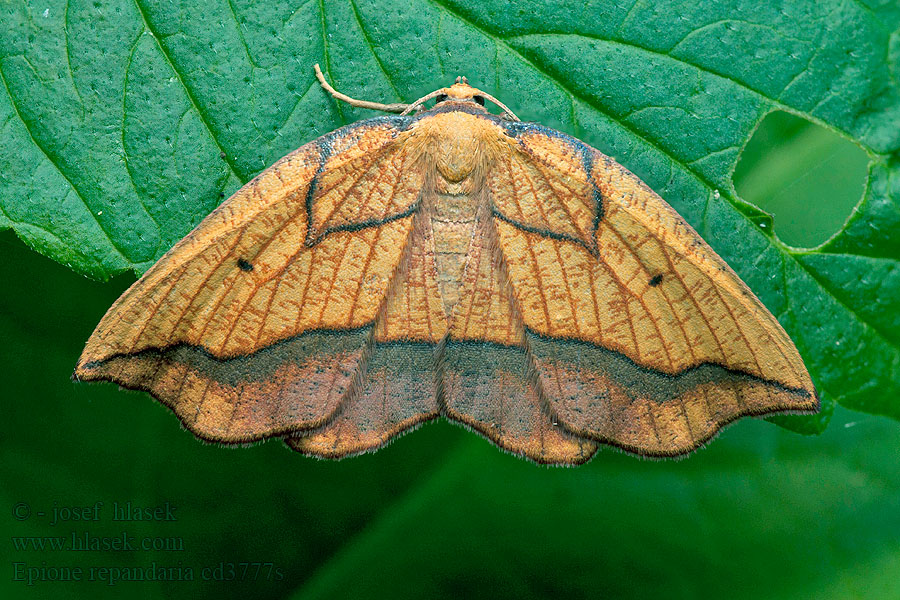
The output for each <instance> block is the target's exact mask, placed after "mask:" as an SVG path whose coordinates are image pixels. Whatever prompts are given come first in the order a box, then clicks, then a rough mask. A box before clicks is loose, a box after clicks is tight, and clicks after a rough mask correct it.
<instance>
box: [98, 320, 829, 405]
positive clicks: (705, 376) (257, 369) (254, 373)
mask: <svg viewBox="0 0 900 600" xmlns="http://www.w3.org/2000/svg"><path fill="white" fill-rule="evenodd" d="M371 328H372V325H364V326H362V327H357V328H353V329H316V330H312V331H305V332H303V333H301V334H299V335H296V336H293V337H290V338H286V339H284V340H280V341H278V342H275V343H273V344H272V345H270V346H267V347H265V348H261V349H259V350H257V351H256V352H252V353H250V354H245V355H238V356H233V357H226V358H221V357H218V356H215V355H214V354H212V353H211V352H210V351H209V350H207V349H206V348H204V347H202V346H195V345H193V344H187V343H183V342H180V343H177V344H173V345H171V346H166V347H162V348H146V349H143V350H140V351H138V352H135V353H117V354H113V355H111V356H108V357H107V358H104V359H102V360H97V361H91V362H88V363H85V364H84V365H83V366H82V368H83V369H84V370H85V371H88V370H92V369H97V368H99V367H102V366H103V365H105V364H107V363H109V362H110V361H113V360H115V359H117V358H122V357H138V356H152V357H160V358H164V359H167V360H172V361H177V362H180V363H182V364H186V365H189V366H191V367H193V368H196V369H197V370H198V371H201V372H203V373H206V374H210V375H211V376H213V377H214V378H215V379H216V380H217V381H219V382H221V383H224V384H228V385H239V384H240V383H242V382H246V381H266V380H267V379H268V378H270V377H271V376H272V374H273V373H274V372H275V371H276V370H277V369H278V367H279V366H280V365H283V364H286V363H289V362H302V361H303V360H305V359H307V358H309V357H313V356H317V357H325V356H329V355H331V354H339V353H341V352H349V351H351V350H353V349H358V348H359V347H360V346H361V345H362V342H363V338H364V337H366V336H367V335H369V332H370V331H371ZM526 335H527V337H528V341H529V346H530V348H531V351H532V352H533V353H534V354H535V356H536V357H538V358H540V359H545V358H546V357H552V359H553V360H554V361H557V362H565V363H568V364H571V365H573V366H581V367H583V368H590V369H592V370H596V371H597V372H598V373H602V374H604V375H608V376H610V377H612V378H613V379H614V380H615V381H616V382H618V383H620V384H621V385H623V386H624V387H626V388H627V389H630V390H633V391H635V392H637V393H638V394H640V395H642V396H645V397H647V398H649V399H652V400H654V401H655V402H658V403H662V402H667V401H670V400H672V399H673V398H675V397H677V396H678V395H680V394H682V393H684V392H685V391H686V390H688V389H690V388H692V387H695V386H697V385H699V384H702V383H720V382H723V381H736V380H739V381H748V382H755V383H761V384H764V385H766V386H769V387H771V388H773V389H776V390H779V391H782V392H787V393H789V394H791V395H794V396H797V397H799V398H804V399H809V398H810V397H811V394H810V393H809V392H808V391H807V390H805V389H803V388H795V387H790V386H787V385H784V384H782V383H780V382H778V381H774V380H770V379H765V378H763V377H760V376H758V375H754V374H752V373H748V372H746V371H742V370H740V369H733V368H731V367H727V366H724V365H721V364H718V363H715V362H703V363H699V364H696V365H692V366H690V367H687V368H685V369H683V370H681V371H679V372H678V373H674V374H669V373H664V372H662V371H657V370H655V369H652V368H650V367H645V366H643V365H639V364H637V363H636V362H634V361H633V360H632V359H631V358H629V357H627V356H626V355H624V354H622V353H620V352H616V351H615V350H610V349H609V348H605V347H603V346H599V345H596V344H593V343H591V342H587V341H583V340H577V339H572V338H559V337H550V336H545V335H542V334H539V333H537V332H534V331H532V330H530V329H527V328H526ZM446 344H448V345H453V346H466V345H477V346H479V347H482V348H492V349H495V350H496V351H497V352H501V353H502V352H518V353H525V349H524V348H522V347H518V346H507V345H503V344H497V343H495V342H488V341H480V340H474V341H473V340H448V341H447V342H446ZM378 346H379V347H388V346H410V347H413V346H415V347H422V346H429V347H435V344H431V343H427V342H419V341H407V340H396V341H387V342H378ZM482 366H483V365H482ZM477 367H478V365H472V366H471V368H473V369H474V368H477ZM117 383H121V382H117ZM122 385H128V384H127V383H123V384H122ZM129 387H130V386H129Z"/></svg>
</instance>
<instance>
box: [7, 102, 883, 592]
mask: <svg viewBox="0 0 900 600" xmlns="http://www.w3.org/2000/svg"><path fill="white" fill-rule="evenodd" d="M865 169H866V156H865V155H864V154H863V153H862V151H860V150H859V149H858V148H857V147H856V146H854V145H853V144H851V143H850V142H848V141H846V140H844V139H841V138H839V137H838V136H836V135H835V134H833V133H831V132H830V131H827V130H825V129H823V128H820V127H818V126H815V125H812V124H810V123H808V122H806V121H804V120H802V119H799V118H796V117H793V116H791V115H787V114H785V113H774V114H772V115H770V116H769V117H767V118H766V120H765V121H764V122H763V124H762V125H761V127H760V129H759V130H758V131H757V133H756V135H755V136H754V138H753V139H752V140H751V142H750V145H749V146H748V147H747V149H746V151H745V153H744V156H743V159H742V161H741V163H740V165H739V166H738V169H737V171H736V173H735V184H736V188H737V190H738V192H739V193H740V194H741V196H742V197H743V198H745V199H747V200H750V201H752V202H754V203H756V204H758V205H759V206H761V207H763V208H764V209H766V210H767V211H769V212H771V213H773V214H774V215H775V230H776V232H777V233H778V234H779V235H780V236H781V237H782V238H783V239H784V240H785V241H786V242H788V243H790V244H794V245H798V246H808V245H814V244H817V243H819V242H821V241H823V240H825V239H826V238H827V237H828V236H829V235H830V234H831V233H833V232H834V231H836V230H837V229H838V228H839V227H840V225H841V224H842V223H843V221H844V220H845V219H846V217H847V215H848V214H849V213H850V211H851V210H852V207H853V206H854V205H855V204H856V202H857V201H858V200H859V198H860V195H861V192H862V185H863V181H864V179H865ZM826 198H827V201H826V200H825V199H826ZM0 255H2V260H0V281H3V282H4V285H5V287H6V289H5V291H4V292H3V293H0V342H2V346H0V347H2V348H3V349H4V360H3V361H2V368H3V380H4V384H5V385H4V391H3V393H4V396H5V401H4V403H3V406H4V408H5V413H6V414H5V423H6V424H5V426H4V427H3V429H2V432H3V433H2V436H3V439H2V455H0V469H2V481H3V486H2V492H0V493H2V496H3V503H2V506H3V507H4V511H5V512H4V516H3V517H2V518H3V522H4V531H6V532H7V535H6V536H5V537H6V538H7V539H5V540H3V543H2V546H3V554H4V558H3V565H4V569H6V570H7V571H6V575H5V576H4V577H3V578H2V579H0V597H2V598H19V597H21V598H69V597H71V598H82V597H91V598H105V597H109V598H116V597H129V598H188V597H190V598H245V597H253V598H285V597H294V598H319V597H333V598H344V597H392V596H398V595H400V596H403V595H416V596H428V597H430V596H434V597H445V598H456V597H473V596H485V597H492V598H495V599H499V598H523V597H541V596H543V597H546V596H551V595H563V594H565V595H566V596H568V597H576V598H577V597H592V598H595V597H623V598H624V597H634V598H647V597H666V598H693V597H698V596H703V597H711V598H716V597H725V596H727V597H730V598H900V461H898V460H897V457H898V454H897V453H898V448H900V426H898V423H897V422H895V421H891V420H889V419H886V418H880V417H875V416H870V415H864V414H856V413H852V412H850V411H847V410H846V409H842V408H840V407H838V408H837V409H836V412H835V416H834V419H833V421H832V423H831V425H830V426H829V428H828V429H827V431H826V432H825V433H824V434H823V435H821V436H818V437H804V436H801V435H798V434H794V433H791V432H789V431H787V430H784V429H781V428H779V427H776V426H774V425H771V424H769V423H766V422H765V421H759V420H753V419H744V420H742V421H740V422H739V423H737V424H735V425H734V426H732V427H729V428H728V429H727V430H726V431H725V432H724V433H723V434H722V435H721V436H720V437H719V438H718V439H717V440H715V441H713V442H712V443H711V444H710V445H709V446H708V447H707V448H705V449H702V450H700V451H699V452H697V453H696V454H694V455H693V456H691V457H690V458H688V459H686V460H681V461H646V460H640V459H636V458H633V457H629V456H626V455H624V454H621V453H619V452H617V451H614V450H605V451H602V452H601V453H600V454H599V455H598V456H597V457H596V458H595V459H594V460H593V461H592V462H590V463H589V464H587V465H585V466H582V467H579V468H570V469H566V468H546V467H538V466H535V465H533V464H530V463H528V462H525V461H523V460H520V459H518V458H514V457H512V456H509V455H507V454H504V453H502V452H501V451H499V450H497V449H496V448H495V447H494V446H492V445H490V444H489V443H488V442H486V441H484V440H483V439H481V438H480V437H478V436H476V435H475V434H472V433H469V432H467V431H465V430H463V429H461V428H459V427H456V426H454V425H451V424H448V423H433V424H427V425H425V426H423V427H422V428H420V429H419V430H417V431H415V432H413V433H411V434H409V435H406V436H404V437H402V438H400V439H399V440H397V441H395V442H394V443H393V444H391V445H390V446H389V447H388V448H386V449H384V450H381V451H379V452H377V453H375V454H372V455H366V456H362V457H359V458H353V459H347V460H344V461H341V462H328V461H319V460H315V459H310V458H305V457H302V456H300V455H297V454H294V453H292V452H291V451H289V450H288V449H287V448H286V447H284V445H283V444H281V443H280V442H278V441H270V442H267V443H263V444H257V445H254V446H251V447H246V448H223V447H218V446H215V445H207V444H204V443H201V442H199V441H197V440H196V439H194V438H193V437H192V436H191V435H190V434H189V433H188V432H187V431H185V430H183V429H181V428H180V427H179V425H178V421H177V419H176V418H175V417H174V416H173V415H171V414H170V413H169V412H168V410H167V409H165V408H164V407H162V406H161V405H159V404H158V403H156V402H154V401H153V400H152V399H150V398H149V397H148V396H147V395H145V394H142V393H135V392H126V391H121V390H118V389H117V388H116V387H115V386H112V385H84V384H75V383H72V382H71V381H70V380H69V376H70V374H71V371H72V368H73V365H74V364H75V360H76V358H77V356H78V354H79V352H80V350H81V348H82V346H83V344H84V341H85V340H86V339H87V337H88V335H89V334H90V333H91V331H92V329H93V327H94V326H95V325H96V323H97V321H98V320H99V319H100V317H101V316H102V315H103V313H104V312H105V311H106V309H107V308H108V307H109V305H110V304H111V303H112V302H113V301H114V300H115V299H116V297H117V296H118V295H119V294H120V293H121V292H122V291H123V290H124V289H125V288H126V287H127V286H128V285H129V283H130V282H131V281H132V279H131V278H130V277H129V276H120V277H118V278H117V279H115V280H114V281H113V282H112V283H107V284H101V283H97V282H93V281H89V280H87V279H85V278H83V277H81V276H79V275H76V274H75V273H73V272H72V271H70V270H68V269H66V268H64V267H62V266H60V265H59V264H57V263H54V262H52V261H51V260H49V259H46V258H43V257H41V256H39V255H38V254H36V253H34V252H32V251H30V250H28V249H27V248H26V247H25V246H24V244H22V243H21V242H19V241H18V240H17V239H16V238H15V236H14V235H13V234H12V233H11V232H9V231H5V232H2V233H0ZM97 502H103V503H104V504H103V508H102V509H101V511H102V512H101V513H100V520H98V521H96V522H94V521H74V522H72V521H67V522H62V523H56V524H53V523H52V514H53V509H54V508H56V509H60V508H66V507H93V506H94V505H95V503H97ZM114 502H118V503H119V504H124V503H126V502H131V503H132V505H135V506H143V507H155V506H165V504H166V503H169V506H170V507H173V513H172V514H173V515H174V517H175V519H176V520H174V521H167V522H144V523H141V522H136V523H123V522H115V521H112V520H111V517H112V505H113V503H114ZM38 512H45V513H46V514H45V516H43V517H41V516H39V515H38ZM89 516H90V515H89ZM85 532H89V533H90V535H92V536H95V537H97V536H107V537H111V538H121V537H122V536H123V535H126V536H128V537H129V538H130V539H131V540H132V542H131V543H132V544H135V545H137V544H139V543H142V542H141V541H142V540H144V539H147V540H149V542H148V543H151V544H152V543H156V544H158V545H161V546H163V547H162V548H159V549H156V550H146V551H145V550H139V549H136V550H134V551H128V550H119V551H113V550H110V551H100V552H83V553H75V552H64V551H54V550H51V549H48V548H45V549H44V550H43V551H41V550H38V549H35V548H34V547H33V546H29V545H30V544H34V543H39V542H36V541H35V540H34V539H33V536H38V538H37V539H42V538H43V537H44V536H49V537H53V538H57V537H59V538H64V539H66V540H70V538H71V536H72V535H73V534H74V535H75V536H76V538H78V539H82V538H83V535H84V533H85ZM30 538H32V539H30ZM45 543H49V542H45ZM66 543H69V542H66ZM15 563H19V564H20V565H21V566H19V567H18V568H19V569H20V571H19V573H20V574H25V575H27V573H28V571H27V569H29V568H36V569H41V568H42V567H46V568H50V567H66V566H70V567H75V566H80V567H81V568H82V569H84V571H85V575H84V576H83V577H84V578H87V577H88V574H87V573H88V569H89V568H90V567H95V569H102V568H107V569H108V570H106V571H101V570H95V574H96V576H97V577H99V578H107V579H111V578H115V577H119V578H123V577H126V576H128V575H133V573H134V569H135V568H139V569H144V571H143V572H144V573H145V574H146V573H147V572H148V569H149V570H153V569H156V570H155V571H154V572H155V573H157V574H159V573H160V569H168V570H167V571H163V574H167V575H168V576H169V577H170V578H175V579H176V580H174V581H144V582H130V581H117V582H114V583H113V584H110V582H104V581H81V582H38V583H35V584H34V585H31V586H29V585H26V583H25V582H22V581H16V580H15V579H16V578H17V575H16V572H15V569H16V568H17V567H15ZM254 563H262V564H261V565H260V566H259V567H257V566H256V565H255V564H254ZM189 571H190V573H188V572H189ZM47 573H51V574H52V572H47V571H45V572H44V575H45V576H46V575H47ZM188 574H190V575H191V577H192V580H191V581H183V580H180V579H184V578H186V577H187V576H188ZM219 579H228V580H229V581H221V580H219Z"/></svg>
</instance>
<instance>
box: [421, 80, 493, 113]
mask: <svg viewBox="0 0 900 600" xmlns="http://www.w3.org/2000/svg"><path fill="white" fill-rule="evenodd" d="M485 95H486V94H485V93H484V92H482V91H481V90H479V89H477V88H473V87H472V86H471V85H469V80H468V79H466V78H465V77H457V78H456V83H454V84H453V85H451V86H450V87H448V88H442V89H440V90H438V91H437V95H436V96H435V98H434V102H435V104H434V105H435V106H437V105H438V104H443V103H445V102H469V103H472V104H477V105H478V106H481V107H484V98H485ZM485 112H487V111H486V110H485Z"/></svg>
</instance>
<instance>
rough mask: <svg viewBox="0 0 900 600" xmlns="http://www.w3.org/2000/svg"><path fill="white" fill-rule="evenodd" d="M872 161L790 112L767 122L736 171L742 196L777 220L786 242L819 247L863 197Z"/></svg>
mask: <svg viewBox="0 0 900 600" xmlns="http://www.w3.org/2000/svg"><path fill="white" fill-rule="evenodd" d="M868 163H869V159H868V157H867V156H866V153H865V152H863V151H862V149H860V148H859V147H858V146H857V145H855V144H854V143H852V142H850V141H849V140H846V139H844V138H842V137H841V136H839V135H838V134H836V133H834V132H832V131H829V130H828V129H825V128H824V127H820V126H819V125H816V124H814V123H810V122H809V121H807V120H805V119H802V118H800V117H797V116H794V115H792V114H789V113H786V112H783V111H775V112H772V113H770V114H769V115H768V116H766V118H765V119H763V122H762V123H760V126H759V127H758V128H757V130H756V132H755V133H754V134H753V137H752V138H751V139H750V142H748V144H747V147H746V148H745V149H744V152H743V154H742V155H741V159H740V162H738V165H737V168H736V169H735V171H734V176H733V181H734V187H735V189H736V190H737V193H738V195H739V196H740V197H741V198H743V199H744V200H746V201H748V202H752V203H753V204H755V205H756V206H758V207H760V208H761V209H763V210H764V211H766V212H768V213H770V214H772V215H773V216H774V219H775V222H774V229H775V233H777V234H778V237H779V238H781V240H782V241H784V242H785V243H786V244H790V245H792V246H799V247H804V248H809V247H812V246H818V245H819V244H821V243H822V242H824V241H825V240H827V239H828V238H829V237H831V236H832V235H833V234H834V233H835V232H837V231H838V230H839V229H840V228H841V226H843V224H844V222H845V221H846V220H847V217H848V216H850V212H851V211H852V210H853V207H854V206H856V204H857V203H858V202H859V200H860V197H861V196H862V191H863V187H864V185H865V181H866V173H867V168H868Z"/></svg>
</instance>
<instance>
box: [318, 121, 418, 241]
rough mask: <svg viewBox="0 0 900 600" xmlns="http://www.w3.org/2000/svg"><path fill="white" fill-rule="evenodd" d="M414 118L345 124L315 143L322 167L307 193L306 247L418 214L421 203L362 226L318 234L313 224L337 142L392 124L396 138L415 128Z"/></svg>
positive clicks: (366, 222) (362, 223)
mask: <svg viewBox="0 0 900 600" xmlns="http://www.w3.org/2000/svg"><path fill="white" fill-rule="evenodd" d="M412 123H413V119H412V118H411V117H401V116H381V117H375V118H372V119H366V120H364V121H359V122H357V123H352V124H350V125H346V126H344V127H341V128H340V129H336V130H334V131H332V132H331V133H328V134H326V135H323V136H322V137H320V138H319V139H317V140H316V141H314V142H313V144H315V146H316V148H317V149H318V151H319V167H318V168H317V169H316V174H315V175H313V178H312V179H311V180H310V182H309V188H308V189H307V190H306V222H307V223H308V224H309V226H308V227H307V229H306V240H305V244H306V246H307V247H312V246H315V245H316V244H318V243H319V242H320V241H322V239H324V238H325V236H327V235H329V234H332V233H336V232H338V231H360V230H362V229H367V228H369V227H379V226H381V225H384V224H386V223H390V222H391V221H396V220H398V219H402V218H404V217H408V216H409V215H411V214H412V213H414V212H415V211H416V208H417V206H418V204H414V205H413V206H412V207H410V208H409V209H408V210H406V211H404V212H403V213H400V214H396V215H391V216H389V217H386V218H384V219H377V220H376V219H372V220H369V221H361V222H359V223H353V224H346V225H339V226H337V227H329V228H328V229H326V230H325V231H321V232H319V231H316V229H315V227H314V224H313V200H314V198H315V195H316V190H317V188H318V183H319V176H320V175H321V174H322V171H323V170H324V169H325V164H326V163H327V162H328V159H329V158H331V154H332V152H333V151H334V141H335V140H336V139H340V138H343V137H345V136H346V135H348V134H350V133H352V132H353V131H356V130H357V129H370V128H373V127H377V126H379V125H384V124H387V125H389V126H390V127H391V128H392V129H393V132H394V135H396V134H397V133H401V132H403V131H406V130H407V129H408V128H409V126H410V125H412Z"/></svg>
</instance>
